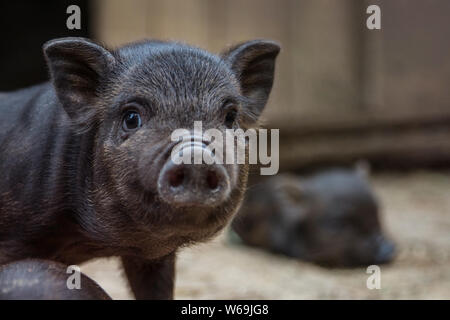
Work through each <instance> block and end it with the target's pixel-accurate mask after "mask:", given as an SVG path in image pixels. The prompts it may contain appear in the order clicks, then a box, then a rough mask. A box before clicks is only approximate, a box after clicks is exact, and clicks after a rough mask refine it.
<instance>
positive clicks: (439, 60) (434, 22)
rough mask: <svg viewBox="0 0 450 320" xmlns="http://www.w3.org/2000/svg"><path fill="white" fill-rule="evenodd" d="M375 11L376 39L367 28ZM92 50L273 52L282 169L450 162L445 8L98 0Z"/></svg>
mask: <svg viewBox="0 0 450 320" xmlns="http://www.w3.org/2000/svg"><path fill="white" fill-rule="evenodd" d="M369 4H378V5H380V7H381V12H382V29H381V30H368V29H366V27H365V21H366V18H367V15H366V13H365V11H366V8H367V6H368V5H369ZM96 8H97V10H96V12H97V15H96V17H95V18H94V22H95V23H96V28H95V30H96V32H97V38H99V39H100V40H102V41H104V42H105V43H107V44H109V45H112V46H116V45H120V44H122V43H125V42H130V41H133V40H138V39H142V38H145V37H147V38H162V39H174V40H182V41H185V42H188V43H190V44H194V45H197V46H200V47H203V48H205V49H208V50H211V51H213V52H220V51H221V50H222V49H223V48H224V47H226V46H228V45H231V44H233V43H236V42H239V41H243V40H248V39H254V38H269V39H274V40H277V41H279V42H280V43H281V45H282V48H283V49H282V52H281V54H280V56H279V60H278V64H277V70H276V81H275V85H274V89H273V94H272V95H271V98H270V102H269V105H268V107H267V110H266V112H265V114H264V118H265V120H266V123H267V126H270V127H276V128H280V129H281V131H280V132H281V142H282V146H281V157H282V162H281V163H282V166H283V167H284V168H298V167H302V166H309V165H312V164H321V163H323V164H334V163H341V162H351V161H354V160H356V159H360V158H366V159H369V160H372V161H373V162H378V163H393V164H394V165H395V164H397V165H398V164H405V163H406V162H411V163H418V164H428V163H429V164H433V163H436V162H440V163H441V162H446V161H448V159H450V129H449V127H450V125H449V123H450V90H449V89H448V88H447V87H448V86H449V83H450V82H449V80H450V79H449V78H450V42H449V41H448V39H449V35H450V34H449V33H450V22H449V20H448V17H449V16H450V1H446V0H434V1H421V0H395V1H387V0H385V1H380V0H373V1H365V0H340V1H336V0H280V1H275V0H227V1H224V0H147V1H146V0H131V1H122V0H97V1H96Z"/></svg>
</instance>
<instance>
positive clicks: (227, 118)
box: [225, 109, 237, 129]
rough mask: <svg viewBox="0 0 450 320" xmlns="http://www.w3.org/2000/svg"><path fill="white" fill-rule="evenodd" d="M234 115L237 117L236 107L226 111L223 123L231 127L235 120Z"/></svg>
mask: <svg viewBox="0 0 450 320" xmlns="http://www.w3.org/2000/svg"><path fill="white" fill-rule="evenodd" d="M236 117H237V110H236V109H231V110H230V111H228V112H227V114H226V116H225V125H226V126H227V128H230V129H231V128H232V127H233V125H234V123H235V121H236Z"/></svg>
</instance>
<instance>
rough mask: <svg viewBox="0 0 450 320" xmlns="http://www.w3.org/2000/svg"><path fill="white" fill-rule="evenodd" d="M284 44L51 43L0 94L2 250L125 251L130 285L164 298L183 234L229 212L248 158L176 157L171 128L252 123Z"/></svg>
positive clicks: (68, 257)
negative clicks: (28, 79)
mask: <svg viewBox="0 0 450 320" xmlns="http://www.w3.org/2000/svg"><path fill="white" fill-rule="evenodd" d="M278 51H279V47H278V45H276V44H275V43H272V42H270V41H250V42H246V43H243V44H241V45H237V46H235V47H233V48H231V49H230V50H228V51H226V52H225V53H223V54H222V55H221V56H216V55H213V54H210V53H208V52H206V51H203V50H200V49H197V48H193V47H190V46H187V45H183V44H178V43H170V42H159V41H144V42H141V43H136V44H131V45H128V46H125V47H122V48H119V49H117V50H114V51H113V50H108V49H106V48H104V47H102V46H100V45H98V44H96V43H94V42H91V41H90V40H87V39H80V38H65V39H57V40H53V41H50V42H48V43H47V44H45V46H44V54H45V57H46V59H47V63H48V66H49V69H50V74H51V83H45V84H42V85H38V86H35V87H32V88H27V89H23V90H18V91H15V92H10V93H1V94H0V171H1V173H2V179H1V181H0V264H5V263H8V262H13V261H17V260H21V259H25V258H39V259H49V260H54V261H58V262H62V263H65V264H69V265H70V264H79V263H81V262H83V261H86V260H89V259H91V258H95V257H104V256H121V257H122V260H123V264H124V267H125V272H126V274H127V276H128V279H129V282H130V286H131V288H132V290H133V291H134V293H135V295H136V297H137V298H141V299H150V298H154V299H169V298H172V296H173V279H174V259H175V252H176V250H177V248H179V247H180V246H183V245H187V244H190V243H193V242H197V241H203V240H206V239H209V238H211V237H212V236H213V235H215V234H216V233H217V232H218V231H219V230H221V229H222V228H223V227H224V226H225V225H226V223H227V222H228V221H229V219H230V218H231V217H232V215H233V214H234V213H235V211H236V208H237V207H238V206H239V204H240V201H241V199H242V196H243V192H244V189H245V185H246V180H247V171H248V167H247V165H237V164H229V165H228V164H227V165H216V164H215V165H209V166H208V165H202V166H194V165H177V164H175V163H173V162H172V160H171V158H170V153H171V150H172V149H173V148H174V146H175V145H176V143H177V142H173V141H171V139H170V135H171V133H172V132H173V130H175V129H177V128H187V129H192V128H193V124H194V121H202V124H203V128H204V129H205V130H206V129H208V128H215V129H218V130H221V131H225V130H226V129H227V128H247V127H251V126H252V125H254V124H255V123H256V121H257V118H258V116H259V114H260V113H261V111H262V110H263V108H264V105H265V103H266V101H267V98H268V95H269V93H270V90H271V87H272V82H273V74H274V63H275V58H276V56H277V54H278ZM206 144H207V142H202V143H201V146H202V147H204V146H205V145H206ZM204 199H209V201H204Z"/></svg>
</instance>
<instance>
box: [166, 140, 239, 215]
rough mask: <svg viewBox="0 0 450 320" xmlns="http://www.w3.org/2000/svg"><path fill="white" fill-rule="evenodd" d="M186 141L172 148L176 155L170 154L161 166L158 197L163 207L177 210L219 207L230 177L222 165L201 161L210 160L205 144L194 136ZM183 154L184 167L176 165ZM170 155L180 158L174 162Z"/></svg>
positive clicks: (180, 163)
mask: <svg viewBox="0 0 450 320" xmlns="http://www.w3.org/2000/svg"><path fill="white" fill-rule="evenodd" d="M189 140H190V141H189V142H180V143H179V144H177V145H175V146H174V149H175V150H176V151H177V152H175V153H172V156H171V157H169V158H168V159H167V161H166V162H165V164H164V165H163V167H162V170H161V172H160V174H159V177H158V194H159V196H160V197H161V198H162V199H163V200H164V201H166V202H167V203H172V204H173V205H174V206H178V207H185V206H186V207H187V206H216V205H219V204H220V203H222V202H223V201H224V200H225V199H226V198H227V197H228V196H229V194H230V190H231V187H230V184H231V177H230V174H229V173H228V172H227V170H226V167H225V166H224V165H222V164H219V163H211V164H207V163H205V162H204V161H203V159H204V158H206V157H213V154H212V153H211V151H210V150H209V149H208V142H207V141H204V140H201V139H198V138H197V137H195V136H193V137H192V139H189ZM185 153H186V154H187V155H188V157H187V159H188V160H189V161H186V162H187V163H185V162H183V161H179V160H180V158H181V157H183V155H184V154H185ZM174 154H175V156H178V155H179V156H180V158H178V159H174V156H173V155H174ZM185 159H186V157H185ZM196 159H200V161H196ZM177 160H178V161H177ZM197 162H199V163H197ZM230 173H231V174H232V172H230Z"/></svg>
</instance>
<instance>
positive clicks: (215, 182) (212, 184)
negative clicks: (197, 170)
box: [206, 170, 219, 190]
mask: <svg viewBox="0 0 450 320" xmlns="http://www.w3.org/2000/svg"><path fill="white" fill-rule="evenodd" d="M206 182H207V184H208V187H209V189H211V190H215V189H217V187H218V186H219V178H218V177H217V173H216V172H215V171H212V170H209V171H208V174H207V175H206Z"/></svg>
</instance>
